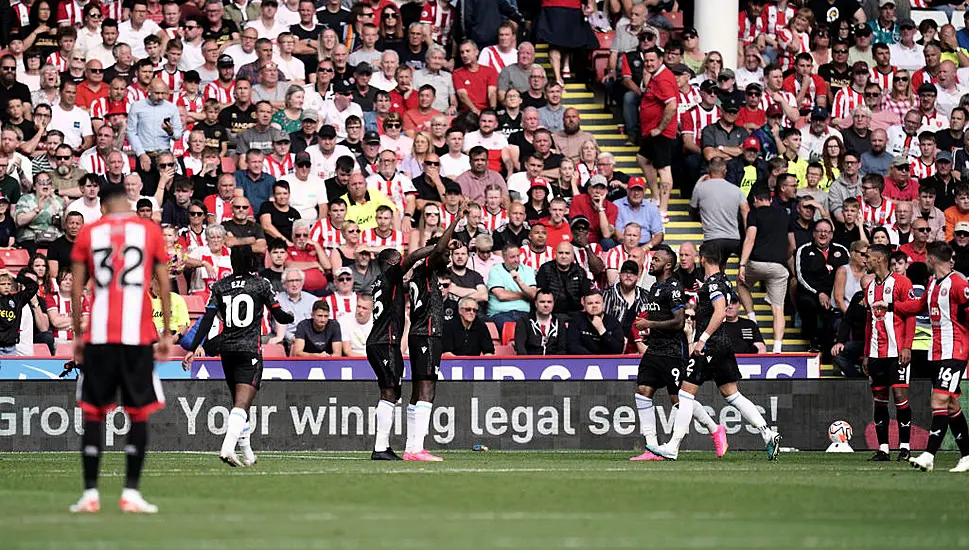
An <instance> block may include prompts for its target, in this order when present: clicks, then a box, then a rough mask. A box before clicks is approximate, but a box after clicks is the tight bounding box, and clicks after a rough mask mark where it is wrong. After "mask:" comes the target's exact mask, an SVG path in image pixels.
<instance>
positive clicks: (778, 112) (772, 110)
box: [767, 103, 784, 118]
mask: <svg viewBox="0 0 969 550" xmlns="http://www.w3.org/2000/svg"><path fill="white" fill-rule="evenodd" d="M772 116H784V109H783V108H782V107H781V105H780V103H771V104H770V107H768V108H767V117H768V118H770V117H772Z"/></svg>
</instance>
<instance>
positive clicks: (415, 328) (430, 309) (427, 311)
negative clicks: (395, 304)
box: [407, 260, 444, 338]
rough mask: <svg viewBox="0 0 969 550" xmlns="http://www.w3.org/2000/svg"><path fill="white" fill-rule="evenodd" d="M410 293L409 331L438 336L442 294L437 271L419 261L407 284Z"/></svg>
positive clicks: (416, 334) (439, 334)
mask: <svg viewBox="0 0 969 550" xmlns="http://www.w3.org/2000/svg"><path fill="white" fill-rule="evenodd" d="M407 289H408V294H409V295H410V333H411V334H412V335H414V336H436V337H438V338H440V336H441V329H442V327H443V325H444V322H443V321H444V296H443V294H441V286H440V282H439V281H438V279H437V271H435V270H434V269H433V268H432V267H431V266H429V265H428V264H427V261H426V260H425V261H424V262H421V263H420V265H418V266H417V267H415V268H414V276H413V277H412V278H411V280H410V284H409V285H408V286H407Z"/></svg>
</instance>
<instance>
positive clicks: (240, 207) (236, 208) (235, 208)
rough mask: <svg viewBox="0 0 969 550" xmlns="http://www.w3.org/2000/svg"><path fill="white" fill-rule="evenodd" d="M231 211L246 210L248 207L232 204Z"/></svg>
mask: <svg viewBox="0 0 969 550" xmlns="http://www.w3.org/2000/svg"><path fill="white" fill-rule="evenodd" d="M232 209H233V210H248V209H249V207H248V206H246V205H244V204H233V205H232Z"/></svg>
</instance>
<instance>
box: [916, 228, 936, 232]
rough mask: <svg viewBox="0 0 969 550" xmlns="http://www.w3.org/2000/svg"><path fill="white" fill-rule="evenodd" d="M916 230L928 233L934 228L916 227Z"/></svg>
mask: <svg viewBox="0 0 969 550" xmlns="http://www.w3.org/2000/svg"><path fill="white" fill-rule="evenodd" d="M915 230H916V231H918V232H919V233H928V232H929V231H932V228H931V227H916V228H915Z"/></svg>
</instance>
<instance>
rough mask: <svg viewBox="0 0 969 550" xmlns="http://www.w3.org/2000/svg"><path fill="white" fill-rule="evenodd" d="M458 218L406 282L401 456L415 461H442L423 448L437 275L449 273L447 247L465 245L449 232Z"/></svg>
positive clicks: (438, 324)
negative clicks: (407, 381) (406, 393)
mask: <svg viewBox="0 0 969 550" xmlns="http://www.w3.org/2000/svg"><path fill="white" fill-rule="evenodd" d="M457 222H458V221H457V219H454V220H452V221H451V224H450V225H449V226H448V228H447V229H446V230H445V231H444V234H442V235H441V236H440V238H439V239H438V241H437V243H436V244H435V245H434V247H433V249H432V250H431V255H430V256H428V257H427V259H426V260H424V261H423V262H420V263H418V264H417V266H416V267H414V275H413V277H411V280H410V284H409V285H408V294H409V295H410V338H409V344H408V349H410V368H411V398H410V404H409V405H408V406H407V445H406V447H405V448H404V460H412V461H415V462H443V461H444V459H443V458H441V457H439V456H434V455H432V454H431V453H430V452H428V451H427V450H426V449H424V438H425V437H426V436H427V429H428V425H429V423H430V421H431V407H432V403H433V401H434V394H435V392H436V390H437V375H438V372H439V371H440V370H441V351H442V349H443V348H442V344H441V329H442V326H443V324H444V293H443V292H442V286H441V281H440V280H439V279H438V277H439V276H444V275H446V274H447V273H448V256H449V250H453V249H454V248H456V247H457V246H464V244H462V243H461V242H460V241H454V240H452V239H451V236H452V235H453V234H454V229H455V228H456V227H457Z"/></svg>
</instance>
